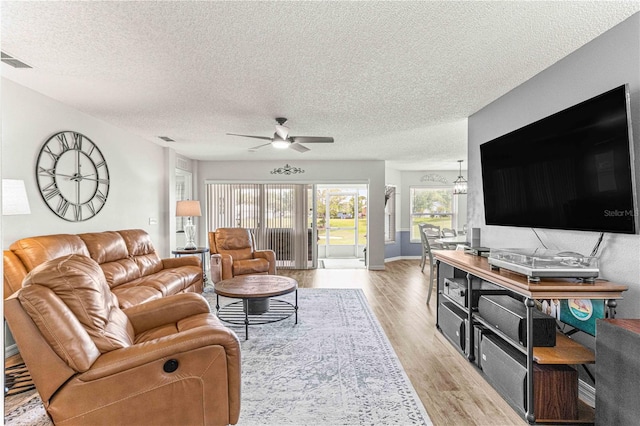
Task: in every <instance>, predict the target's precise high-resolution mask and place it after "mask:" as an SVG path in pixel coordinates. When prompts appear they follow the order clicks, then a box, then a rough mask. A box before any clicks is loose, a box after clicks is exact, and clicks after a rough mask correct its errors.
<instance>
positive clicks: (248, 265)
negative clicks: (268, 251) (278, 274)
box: [233, 258, 269, 276]
mask: <svg viewBox="0 0 640 426" xmlns="http://www.w3.org/2000/svg"><path fill="white" fill-rule="evenodd" d="M267 272H269V261H268V260H266V259H260V258H258V259H245V260H235V259H234V261H233V275H234V276H236V275H247V274H261V273H267Z"/></svg>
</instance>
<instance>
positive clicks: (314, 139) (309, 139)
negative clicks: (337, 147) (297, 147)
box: [289, 136, 333, 143]
mask: <svg viewBox="0 0 640 426" xmlns="http://www.w3.org/2000/svg"><path fill="white" fill-rule="evenodd" d="M289 139H290V140H291V141H292V142H301V143H333V138H332V137H330V136H327V137H325V136H291V137H290V138H289Z"/></svg>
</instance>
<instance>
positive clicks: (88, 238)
mask: <svg viewBox="0 0 640 426" xmlns="http://www.w3.org/2000/svg"><path fill="white" fill-rule="evenodd" d="M79 237H80V238H81V239H82V241H84V243H85V245H86V246H87V250H89V254H90V256H91V258H92V259H93V260H95V261H96V262H98V264H100V267H101V268H102V271H103V272H104V276H105V278H106V279H107V284H109V287H111V288H113V287H116V286H118V285H120V284H123V283H127V282H129V281H132V280H135V279H136V278H140V276H141V274H140V268H139V267H138V265H137V264H136V262H135V261H134V260H133V259H131V258H129V252H128V251H127V245H126V243H125V242H124V238H122V235H120V234H119V233H117V232H115V231H106V232H92V233H86V234H80V235H79Z"/></svg>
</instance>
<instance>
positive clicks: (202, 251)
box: [171, 247, 209, 284]
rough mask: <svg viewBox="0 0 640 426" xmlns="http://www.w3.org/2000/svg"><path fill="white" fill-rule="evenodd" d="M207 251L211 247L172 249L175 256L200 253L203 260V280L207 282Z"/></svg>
mask: <svg viewBox="0 0 640 426" xmlns="http://www.w3.org/2000/svg"><path fill="white" fill-rule="evenodd" d="M207 253H209V247H198V248H194V249H185V248H180V247H178V248H177V249H176V250H171V254H173V256H174V257H181V256H189V255H194V254H199V255H200V259H201V261H202V282H203V283H204V284H206V283H207Z"/></svg>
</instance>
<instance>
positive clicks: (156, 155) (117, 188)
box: [1, 78, 175, 257]
mask: <svg viewBox="0 0 640 426" xmlns="http://www.w3.org/2000/svg"><path fill="white" fill-rule="evenodd" d="M1 88H2V91H1V98H2V173H1V174H2V178H5V179H22V180H24V181H25V184H26V188H27V195H28V198H29V204H30V206H31V214H30V215H26V216H3V217H2V247H3V249H7V248H8V247H9V245H10V244H11V243H12V242H13V241H15V240H17V239H20V238H23V237H28V236H35V235H47V234H57V233H71V234H76V233H82V232H100V231H106V230H119V229H130V228H141V229H144V230H146V231H147V232H149V234H150V235H151V238H152V241H153V243H154V246H155V248H156V250H157V251H158V254H159V255H161V257H168V256H169V255H170V250H169V226H170V222H171V221H169V220H168V218H169V217H173V215H172V213H171V211H172V209H173V212H175V206H173V207H172V205H171V203H170V202H169V191H168V188H170V187H172V186H171V179H172V176H171V175H170V174H167V173H166V172H165V171H166V170H172V171H173V170H174V169H175V154H174V153H173V150H170V149H165V148H162V147H160V146H159V145H156V144H154V143H152V142H149V141H146V140H144V139H142V138H140V137H138V136H136V135H133V134H131V133H128V132H126V131H125V130H122V129H120V128H118V127H115V126H112V125H110V124H107V123H105V122H103V121H100V120H97V119H95V118H93V117H90V116H88V115H86V114H83V113H81V112H78V111H77V110H74V109H72V108H70V107H68V106H66V105H64V104H61V103H60V102H57V101H55V100H53V99H51V98H48V97H46V96H43V95H41V94H39V93H37V92H34V91H32V90H30V89H27V88H25V87H23V86H20V85H18V84H16V83H13V82H12V81H10V80H7V79H4V78H3V79H2V82H1ZM62 130H73V131H76V132H79V133H82V134H83V135H85V136H87V137H88V138H89V139H91V140H92V141H93V142H94V143H95V144H96V145H97V146H98V148H100V150H101V151H102V154H103V155H104V157H105V158H106V160H107V165H108V167H109V175H110V179H111V185H110V188H109V196H108V199H107V203H106V205H105V206H104V208H103V209H102V210H101V211H100V212H99V213H98V214H97V215H96V216H95V217H93V218H91V219H89V220H87V221H84V222H67V221H65V220H63V219H60V218H59V217H58V216H56V215H55V214H54V213H53V212H52V211H51V210H49V208H48V207H47V206H46V205H45V203H44V201H43V200H42V198H41V197H40V194H39V192H38V185H37V183H36V180H35V164H36V159H37V157H38V152H39V151H40V147H41V146H42V144H43V143H44V142H45V141H46V140H47V139H48V138H49V137H50V136H51V135H53V134H54V133H56V132H59V131H62ZM172 164H173V166H172ZM174 204H175V203H174ZM150 218H153V219H156V221H157V224H156V225H149V219H150Z"/></svg>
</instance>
